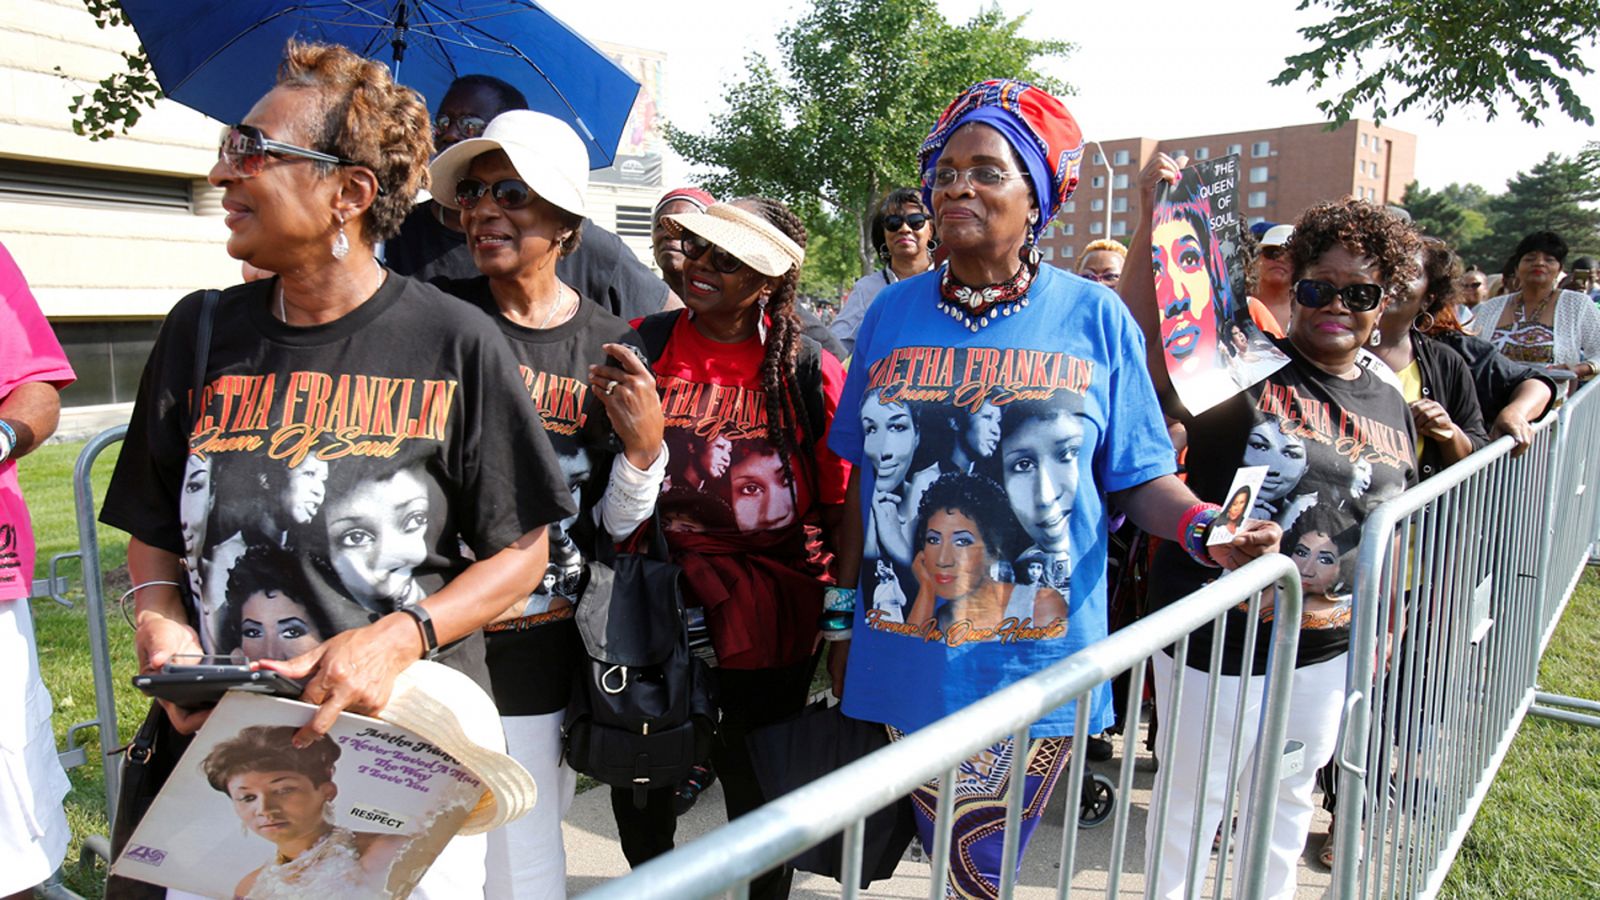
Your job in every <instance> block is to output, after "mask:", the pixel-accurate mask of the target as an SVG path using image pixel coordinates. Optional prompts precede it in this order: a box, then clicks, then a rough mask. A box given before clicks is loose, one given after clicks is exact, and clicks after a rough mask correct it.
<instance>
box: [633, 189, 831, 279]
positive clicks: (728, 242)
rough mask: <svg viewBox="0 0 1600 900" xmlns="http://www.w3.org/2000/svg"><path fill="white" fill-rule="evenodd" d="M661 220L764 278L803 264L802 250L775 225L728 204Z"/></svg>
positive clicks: (720, 204)
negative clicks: (726, 253) (713, 246)
mask: <svg viewBox="0 0 1600 900" xmlns="http://www.w3.org/2000/svg"><path fill="white" fill-rule="evenodd" d="M661 220H662V221H663V222H671V223H672V224H673V225H674V226H676V227H678V228H681V229H684V230H686V231H691V232H694V233H695V234H697V235H699V236H700V237H702V238H705V239H706V240H707V241H710V242H711V243H713V244H716V245H717V246H718V247H721V248H722V249H724V250H726V251H728V252H729V253H731V254H733V256H734V258H736V259H738V260H739V261H740V262H742V263H744V264H745V265H747V266H749V267H750V268H752V269H754V270H756V271H757V272H760V273H761V274H763V275H766V276H768V277H777V276H779V275H782V274H783V273H785V272H787V271H789V270H790V269H793V268H796V267H798V266H799V265H800V264H801V263H803V262H805V250H804V249H802V248H801V247H800V245H799V244H796V243H795V242H794V240H793V239H792V238H790V237H789V236H788V235H786V234H784V233H783V232H782V231H779V230H778V228H777V226H775V225H773V224H772V223H771V222H768V221H767V220H766V219H763V218H761V217H760V216H757V215H755V214H754V213H751V212H748V211H746V210H743V209H740V208H739V207H737V206H734V205H733V204H731V203H717V204H714V205H712V206H710V207H708V208H707V209H706V211H705V212H692V213H673V214H672V215H669V216H662V217H661Z"/></svg>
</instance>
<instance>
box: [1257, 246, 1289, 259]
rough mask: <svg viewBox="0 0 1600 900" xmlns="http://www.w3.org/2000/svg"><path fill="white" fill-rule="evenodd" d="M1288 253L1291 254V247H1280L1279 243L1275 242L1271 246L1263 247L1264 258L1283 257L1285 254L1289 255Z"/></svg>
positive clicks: (1262, 255)
mask: <svg viewBox="0 0 1600 900" xmlns="http://www.w3.org/2000/svg"><path fill="white" fill-rule="evenodd" d="M1288 255H1289V248H1288V247H1280V246H1278V245H1277V244H1273V245H1272V246H1270V247H1262V248H1261V258H1262V259H1283V258H1284V257H1285V256H1288Z"/></svg>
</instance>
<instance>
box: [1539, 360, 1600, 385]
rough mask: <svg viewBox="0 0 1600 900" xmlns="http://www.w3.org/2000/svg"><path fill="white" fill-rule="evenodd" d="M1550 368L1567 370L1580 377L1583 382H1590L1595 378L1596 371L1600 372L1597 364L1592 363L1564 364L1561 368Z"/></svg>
mask: <svg viewBox="0 0 1600 900" xmlns="http://www.w3.org/2000/svg"><path fill="white" fill-rule="evenodd" d="M1550 368H1552V369H1566V370H1567V371H1568V372H1571V373H1572V374H1574V375H1576V376H1578V378H1579V379H1581V380H1583V381H1588V380H1589V379H1591V378H1593V377H1594V376H1595V372H1596V371H1600V370H1597V369H1596V367H1595V364H1594V363H1592V362H1579V363H1571V364H1570V365H1569V364H1566V363H1563V364H1561V365H1559V366H1551V367H1550Z"/></svg>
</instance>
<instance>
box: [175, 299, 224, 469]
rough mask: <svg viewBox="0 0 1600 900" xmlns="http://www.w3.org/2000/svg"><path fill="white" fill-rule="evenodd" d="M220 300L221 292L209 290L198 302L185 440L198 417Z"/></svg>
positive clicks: (192, 431) (191, 431)
mask: <svg viewBox="0 0 1600 900" xmlns="http://www.w3.org/2000/svg"><path fill="white" fill-rule="evenodd" d="M221 299H222V292H221V291H218V290H209V291H206V295H205V297H204V298H203V299H202V300H201V301H200V327H199V329H198V331H197V333H196V334H195V339H194V377H193V378H192V379H190V384H192V385H194V387H193V389H192V391H193V392H192V393H190V394H189V431H188V433H187V434H185V435H184V439H185V440H187V439H188V437H189V435H192V434H194V423H195V421H196V420H197V419H198V418H199V416H200V395H201V393H202V392H203V391H204V390H205V387H206V364H207V363H208V362H209V361H210V357H211V326H212V325H213V323H215V322H216V319H217V302H218V301H219V300H221Z"/></svg>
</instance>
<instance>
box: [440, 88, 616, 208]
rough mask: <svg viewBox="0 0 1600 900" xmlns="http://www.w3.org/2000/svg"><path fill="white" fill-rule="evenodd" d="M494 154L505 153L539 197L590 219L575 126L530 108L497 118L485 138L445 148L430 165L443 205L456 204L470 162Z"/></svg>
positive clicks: (584, 162) (584, 156)
mask: <svg viewBox="0 0 1600 900" xmlns="http://www.w3.org/2000/svg"><path fill="white" fill-rule="evenodd" d="M491 150H503V151H505V154H506V156H507V157H508V158H509V159H510V160H511V167H512V168H513V169H516V170H517V177H518V178H521V179H522V180H523V181H524V182H526V183H527V185H528V187H530V188H532V189H533V192H534V193H535V194H538V195H539V196H540V197H543V198H544V199H545V200H547V201H549V202H550V203H552V204H554V205H555V206H557V207H559V208H561V209H564V210H566V211H567V212H569V213H572V214H573V215H575V216H587V215H588V213H587V212H585V211H584V204H583V186H584V185H585V184H586V183H588V181H589V152H588V151H587V150H585V149H584V147H583V139H582V138H580V137H578V133H577V132H575V131H573V130H572V126H570V125H568V124H567V123H565V122H563V121H561V120H560V119H558V118H556V117H555V116H549V115H545V114H544V113H542V112H534V111H533V110H529V109H514V110H511V111H509V112H503V113H501V114H500V115H498V116H495V117H494V120H493V121H491V122H490V123H489V127H487V128H485V129H484V130H483V136H482V137H475V138H469V139H467V140H465V141H462V142H460V143H459V144H455V145H453V146H451V147H448V148H446V149H445V151H444V152H443V153H441V154H439V155H438V156H437V157H436V158H435V159H434V160H433V164H432V165H430V166H429V167H428V174H429V176H431V178H432V180H433V199H434V200H437V201H438V202H439V204H440V205H441V206H445V207H448V208H450V209H460V208H461V207H459V206H457V205H456V183H457V182H459V181H460V180H461V179H462V178H465V177H466V175H467V169H468V168H470V167H471V166H472V161H473V160H475V159H477V158H478V157H480V156H482V155H483V154H485V153H488V152H490V151H491Z"/></svg>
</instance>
